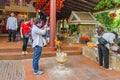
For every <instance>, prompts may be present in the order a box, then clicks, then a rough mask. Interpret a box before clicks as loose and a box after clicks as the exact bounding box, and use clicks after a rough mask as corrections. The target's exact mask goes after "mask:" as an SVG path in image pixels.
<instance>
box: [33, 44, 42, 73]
mask: <svg viewBox="0 0 120 80" xmlns="http://www.w3.org/2000/svg"><path fill="white" fill-rule="evenodd" d="M41 52H42V47H40V46H35V47H34V55H33V63H32V65H33V69H34V72H35V73H36V72H38V70H39V65H38V61H39V59H40V55H41Z"/></svg>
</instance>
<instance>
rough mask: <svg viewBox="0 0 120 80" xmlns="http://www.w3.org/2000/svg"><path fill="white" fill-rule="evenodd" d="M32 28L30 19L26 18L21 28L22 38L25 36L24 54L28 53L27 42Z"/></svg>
mask: <svg viewBox="0 0 120 80" xmlns="http://www.w3.org/2000/svg"><path fill="white" fill-rule="evenodd" d="M30 29H31V26H30V19H29V18H26V19H25V21H24V22H23V23H22V24H21V28H20V33H21V38H23V46H22V54H28V52H27V43H28V39H29V37H30Z"/></svg>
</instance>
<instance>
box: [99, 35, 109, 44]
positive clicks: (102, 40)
mask: <svg viewBox="0 0 120 80" xmlns="http://www.w3.org/2000/svg"><path fill="white" fill-rule="evenodd" d="M98 42H99V44H101V45H106V44H107V43H108V42H107V40H105V39H104V38H103V37H101V38H99V39H98Z"/></svg>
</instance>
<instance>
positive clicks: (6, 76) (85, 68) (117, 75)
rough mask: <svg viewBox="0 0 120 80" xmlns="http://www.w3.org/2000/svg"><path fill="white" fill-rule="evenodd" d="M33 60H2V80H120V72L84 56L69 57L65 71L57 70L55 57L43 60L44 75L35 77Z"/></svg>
mask: <svg viewBox="0 0 120 80" xmlns="http://www.w3.org/2000/svg"><path fill="white" fill-rule="evenodd" d="M31 62H32V59H26V60H1V61H0V66H1V67H0V72H1V74H0V80H120V72H116V71H114V70H112V71H108V70H105V69H104V68H103V67H99V66H98V64H97V63H95V62H94V61H91V60H90V59H88V58H86V57H84V56H82V55H77V56H69V60H68V61H67V62H66V64H65V65H66V67H67V69H65V71H60V70H58V69H57V61H56V59H55V57H48V58H47V57H46V58H41V60H40V62H39V64H40V68H42V69H43V70H44V72H45V73H44V74H43V75H38V76H35V75H33V70H32V66H31V64H32V63H31Z"/></svg>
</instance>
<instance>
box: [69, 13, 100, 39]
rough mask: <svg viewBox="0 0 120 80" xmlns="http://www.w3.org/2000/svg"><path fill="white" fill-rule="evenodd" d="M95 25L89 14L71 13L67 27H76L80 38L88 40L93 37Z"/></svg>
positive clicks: (94, 20)
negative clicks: (87, 37) (87, 38)
mask: <svg viewBox="0 0 120 80" xmlns="http://www.w3.org/2000/svg"><path fill="white" fill-rule="evenodd" d="M97 23H98V22H97V21H96V19H95V17H94V16H93V15H92V14H91V13H90V12H76V11H72V13H71V15H70V18H69V20H68V24H69V25H78V32H79V34H80V36H81V37H82V36H89V37H90V39H91V37H93V35H95V29H96V25H97Z"/></svg>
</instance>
